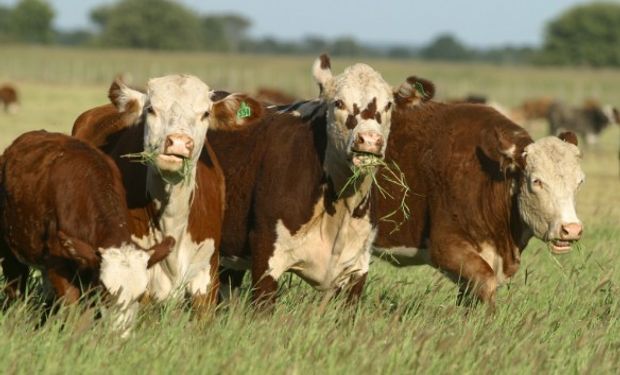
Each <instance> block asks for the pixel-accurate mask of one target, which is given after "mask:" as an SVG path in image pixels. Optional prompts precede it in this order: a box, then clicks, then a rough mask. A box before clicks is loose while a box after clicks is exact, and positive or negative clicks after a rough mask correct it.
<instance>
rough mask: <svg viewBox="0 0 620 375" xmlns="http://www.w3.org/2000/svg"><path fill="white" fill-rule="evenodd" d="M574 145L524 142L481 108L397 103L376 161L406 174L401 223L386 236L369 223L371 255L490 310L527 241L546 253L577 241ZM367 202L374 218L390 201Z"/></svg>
mask: <svg viewBox="0 0 620 375" xmlns="http://www.w3.org/2000/svg"><path fill="white" fill-rule="evenodd" d="M576 144H577V139H576V137H575V135H574V134H572V133H568V134H563V135H561V136H560V138H557V137H554V136H553V137H546V138H542V139H540V140H538V141H536V142H534V141H533V140H532V139H531V138H530V136H529V135H528V134H527V132H526V131H525V130H524V129H523V128H521V127H519V126H517V125H516V124H514V123H513V122H511V121H510V120H508V119H507V118H506V117H504V116H502V115H501V114H499V113H498V112H496V111H495V110H493V109H491V108H488V107H485V106H480V105H474V104H441V103H427V104H425V105H422V106H419V107H414V108H409V107H404V106H398V107H397V108H396V109H395V110H394V113H393V117H392V133H391V135H390V139H389V142H388V147H387V154H386V160H388V161H390V160H391V161H395V162H396V163H397V164H398V165H399V166H400V168H401V169H402V171H403V172H404V174H405V176H406V180H407V182H408V184H409V186H410V188H411V191H410V192H409V194H408V196H407V199H406V203H407V205H408V207H409V209H410V211H411V219H410V220H408V221H406V222H404V223H403V224H402V226H401V227H400V229H399V230H396V231H394V229H395V227H394V225H393V223H392V222H389V221H385V220H379V231H378V235H377V239H376V241H375V244H374V249H375V252H376V253H377V254H380V255H382V256H383V257H384V259H385V260H387V261H389V262H391V263H393V264H394V265H397V266H407V265H418V264H429V265H432V266H434V267H436V268H438V269H440V270H441V271H443V272H445V273H446V274H447V275H448V276H449V277H450V278H451V279H452V280H454V281H455V282H457V283H458V284H459V286H460V287H461V290H462V291H468V292H472V293H473V295H474V296H475V297H477V298H478V299H479V300H482V301H485V302H487V303H489V304H490V305H491V306H493V305H494V301H495V295H496V288H497V286H498V284H500V283H502V282H504V281H505V280H507V279H509V278H510V277H511V276H513V275H514V274H515V272H516V271H517V269H518V268H519V263H520V259H521V252H522V251H523V249H524V248H525V246H526V245H527V243H528V241H529V239H530V238H531V237H532V236H535V237H537V238H539V239H541V240H543V241H545V242H547V243H548V245H549V247H550V249H551V251H552V252H553V253H564V252H567V251H569V250H570V247H571V243H572V242H574V241H576V240H578V239H579V238H580V237H581V234H582V228H583V227H582V223H581V221H580V220H579V218H578V217H577V214H576V212H575V194H576V192H577V190H578V188H579V186H580V185H581V183H582V182H583V180H584V173H583V172H582V170H581V168H580V166H579V160H580V155H581V154H580V151H579V149H578V148H577V146H576ZM385 188H386V189H387V191H388V193H391V194H392V195H395V194H402V193H401V192H400V191H398V190H395V188H393V187H391V186H388V185H386V186H385ZM397 196H398V195H397ZM373 197H374V201H373V210H374V211H373V212H374V214H375V215H376V216H377V217H378V218H381V217H385V216H386V215H388V214H391V213H392V212H394V211H395V210H397V208H398V205H399V201H395V200H391V199H385V198H383V196H382V195H381V194H374V195H373ZM399 215H401V214H396V215H395V216H393V217H392V218H391V219H394V220H396V221H399V220H400V219H403V217H402V216H400V217H399Z"/></svg>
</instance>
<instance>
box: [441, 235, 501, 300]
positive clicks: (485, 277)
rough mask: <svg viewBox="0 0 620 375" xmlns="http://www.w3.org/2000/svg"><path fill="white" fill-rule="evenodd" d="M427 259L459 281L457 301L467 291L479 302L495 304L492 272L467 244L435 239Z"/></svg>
mask: <svg viewBox="0 0 620 375" xmlns="http://www.w3.org/2000/svg"><path fill="white" fill-rule="evenodd" d="M431 243H433V241H432V240H431ZM431 259H432V261H433V263H434V264H435V266H437V267H438V268H439V269H441V270H442V271H444V272H447V273H448V275H449V276H450V278H451V279H452V280H453V281H455V282H456V283H457V284H459V287H460V288H461V295H460V297H459V301H461V302H462V301H463V299H462V297H464V295H465V294H464V293H471V294H472V295H473V296H475V297H476V298H477V299H478V300H480V301H481V302H484V303H486V304H488V306H489V308H490V309H494V308H495V291H496V289H497V279H496V277H495V272H493V269H492V268H491V266H489V264H488V263H487V262H486V261H485V260H484V259H482V257H481V256H480V255H478V252H477V251H476V250H474V249H473V248H472V247H471V246H469V245H466V244H465V243H464V242H463V241H459V242H458V243H457V242H454V243H452V244H445V242H444V243H443V244H442V243H437V242H435V243H434V244H433V249H432V250H431Z"/></svg>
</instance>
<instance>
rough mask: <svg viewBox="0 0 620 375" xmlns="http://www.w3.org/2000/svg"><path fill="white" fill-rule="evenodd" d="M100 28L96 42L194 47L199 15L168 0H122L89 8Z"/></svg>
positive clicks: (199, 33) (198, 34) (198, 33)
mask: <svg viewBox="0 0 620 375" xmlns="http://www.w3.org/2000/svg"><path fill="white" fill-rule="evenodd" d="M91 19H92V21H93V22H94V23H95V24H96V25H97V26H98V27H99V28H100V30H101V33H100V36H99V44H101V45H104V46H114V47H128V48H149V49H185V50H188V49H198V48H200V47H201V46H202V27H201V25H200V19H199V18H198V17H197V16H196V15H195V14H194V12H192V11H191V10H189V9H187V8H185V7H184V6H183V5H181V4H179V3H177V2H173V1H170V0H123V1H120V2H118V3H116V4H114V5H110V6H102V7H99V8H96V9H95V10H93V11H92V12H91Z"/></svg>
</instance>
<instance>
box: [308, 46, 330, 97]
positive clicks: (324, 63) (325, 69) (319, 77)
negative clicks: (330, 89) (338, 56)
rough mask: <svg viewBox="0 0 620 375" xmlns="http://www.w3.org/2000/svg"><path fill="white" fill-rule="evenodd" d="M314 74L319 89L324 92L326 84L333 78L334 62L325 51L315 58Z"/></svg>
mask: <svg viewBox="0 0 620 375" xmlns="http://www.w3.org/2000/svg"><path fill="white" fill-rule="evenodd" d="M312 75H313V76H314V79H315V80H316V82H317V83H318V85H319V90H320V91H321V93H323V90H324V89H325V86H326V85H327V83H328V82H329V81H331V79H332V78H333V75H332V63H331V61H330V60H329V56H327V54H325V53H324V54H322V55H321V56H319V57H318V58H317V59H316V60H314V64H313V65H312Z"/></svg>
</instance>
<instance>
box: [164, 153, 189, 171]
mask: <svg viewBox="0 0 620 375" xmlns="http://www.w3.org/2000/svg"><path fill="white" fill-rule="evenodd" d="M188 159H189V158H188V157H187V156H185V155H179V154H172V153H169V154H159V155H158V156H157V166H158V167H159V169H160V170H163V171H169V172H178V171H180V170H181V169H182V168H183V163H184V162H185V161H187V160H188Z"/></svg>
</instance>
